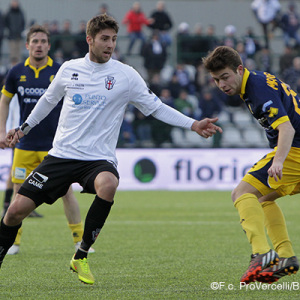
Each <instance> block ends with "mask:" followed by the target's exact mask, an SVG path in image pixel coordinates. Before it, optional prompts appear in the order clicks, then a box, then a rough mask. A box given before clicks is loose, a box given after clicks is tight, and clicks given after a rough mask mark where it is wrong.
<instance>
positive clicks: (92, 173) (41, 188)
mask: <svg viewBox="0 0 300 300" xmlns="http://www.w3.org/2000/svg"><path fill="white" fill-rule="evenodd" d="M104 171H108V172H111V173H113V174H114V175H115V176H116V177H117V178H118V179H119V173H118V171H117V169H116V168H115V167H114V165H113V164H112V163H111V162H108V161H107V160H96V161H83V160H75V159H63V158H57V157H54V156H51V155H47V156H46V157H45V159H44V160H43V161H42V162H41V164H40V165H39V166H38V167H37V168H35V169H34V170H33V171H32V172H31V173H30V175H29V176H28V177H27V178H26V180H25V182H24V183H23V184H22V186H21V188H20V190H19V191H18V193H19V194H21V195H23V196H26V197H28V198H30V199H32V200H33V201H34V203H35V204H36V206H39V205H41V204H42V203H44V202H45V203H48V204H53V203H54V202H55V201H56V200H57V199H58V198H60V197H62V196H64V195H65V194H66V193H67V191H68V189H69V187H70V185H71V184H72V183H75V182H78V183H79V184H80V185H81V186H82V187H83V191H82V192H84V193H91V194H96V191H95V187H94V181H95V178H96V176H97V175H98V174H99V173H101V172H104Z"/></svg>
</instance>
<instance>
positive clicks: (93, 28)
mask: <svg viewBox="0 0 300 300" xmlns="http://www.w3.org/2000/svg"><path fill="white" fill-rule="evenodd" d="M104 29H113V30H114V31H115V32H116V33H118V31H119V24H118V22H117V21H116V20H115V19H114V18H113V17H111V16H108V15H107V14H106V13H104V14H101V15H99V16H96V17H94V18H92V19H91V20H89V21H88V23H87V25H86V35H88V36H91V37H92V38H94V37H95V36H96V35H97V33H99V32H100V31H102V30H104Z"/></svg>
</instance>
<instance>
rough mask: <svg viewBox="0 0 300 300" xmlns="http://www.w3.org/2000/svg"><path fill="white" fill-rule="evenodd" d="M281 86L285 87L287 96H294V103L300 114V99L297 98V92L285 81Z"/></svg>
mask: <svg viewBox="0 0 300 300" xmlns="http://www.w3.org/2000/svg"><path fill="white" fill-rule="evenodd" d="M281 86H282V87H283V89H284V91H285V93H286V94H287V96H288V97H289V96H292V98H293V103H294V106H295V111H296V113H297V114H298V115H300V108H299V106H298V101H297V99H296V96H297V93H296V92H294V91H293V90H291V89H290V88H289V87H288V86H287V85H286V84H285V83H283V82H282V83H281Z"/></svg>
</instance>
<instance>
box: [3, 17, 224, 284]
mask: <svg viewBox="0 0 300 300" xmlns="http://www.w3.org/2000/svg"><path fill="white" fill-rule="evenodd" d="M118 29H119V26H118V23H117V22H116V21H115V20H114V19H113V18H112V17H110V16H107V15H106V14H104V15H100V16H96V17H94V18H92V19H91V20H90V21H89V22H88V24H87V37H86V40H87V43H88V45H89V53H88V54H87V55H86V56H85V57H84V58H79V59H75V60H71V61H68V62H65V63H64V64H63V65H62V66H61V68H60V69H59V71H58V72H57V74H56V76H55V78H54V80H53V81H52V83H51V84H50V86H49V88H48V90H47V91H46V92H45V94H44V95H43V96H42V97H41V98H40V100H39V101H38V103H37V105H36V106H35V108H34V109H33V110H32V112H31V114H30V115H29V117H28V118H27V120H26V121H25V123H23V125H21V126H20V127H19V128H17V129H11V130H10V131H9V132H8V134H7V137H6V138H7V141H6V143H7V146H9V147H13V146H14V145H15V144H16V143H17V142H18V141H19V140H20V139H21V138H22V137H23V136H24V135H26V134H27V133H28V132H29V131H30V129H31V128H32V127H34V126H36V125H38V124H39V123H40V122H41V120H43V119H44V118H45V117H46V116H47V115H48V114H49V112H50V111H51V110H52V109H53V108H54V107H55V106H56V105H57V103H58V102H59V100H60V99H61V98H62V97H64V102H63V107H62V110H61V114H60V119H59V124H58V127H57V131H56V135H55V138H54V141H53V148H52V149H51V150H50V151H49V154H48V156H46V157H45V159H44V161H43V162H42V163H41V164H40V165H39V166H38V167H37V168H36V169H35V170H34V171H33V172H32V173H31V175H30V176H28V178H27V179H26V181H25V182H24V183H23V185H22V187H21V188H20V190H19V192H18V194H17V196H16V199H15V201H14V202H13V203H12V205H11V206H10V207H9V209H8V211H7V213H6V215H5V216H4V218H3V219H2V220H1V224H0V265H1V263H2V261H3V259H4V257H5V254H6V252H7V250H8V249H9V247H10V246H11V245H12V243H13V241H14V239H15V236H16V233H17V231H18V228H19V227H20V226H21V224H22V221H23V219H24V218H25V217H26V216H27V215H28V214H29V213H30V212H31V211H32V210H34V209H35V208H36V207H38V206H39V205H41V204H42V203H44V202H45V203H47V204H52V203H54V202H55V201H56V200H57V199H58V198H59V197H61V196H62V195H64V194H65V193H66V192H67V190H68V188H69V186H70V184H71V183H73V182H78V183H79V184H80V185H81V186H82V187H83V191H84V192H87V193H91V194H96V196H95V200H94V201H93V203H92V205H91V207H90V209H89V211H88V213H87V216H86V219H85V226H84V233H83V238H82V243H81V245H80V248H79V249H78V250H77V252H76V253H75V254H74V256H73V258H72V259H71V262H70V268H71V269H72V270H73V271H74V272H76V273H78V278H79V280H81V281H83V282H84V283H87V284H93V283H94V281H95V279H94V277H93V275H92V273H91V271H90V269H89V266H88V263H87V254H88V250H89V248H90V247H91V245H92V244H93V243H94V242H95V240H96V238H97V236H98V235H99V233H100V231H101V228H102V227H103V225H104V223H105V220H106V218H107V216H108V214H109V212H110V209H111V206H112V204H113V202H114V201H113V200H114V195H115V192H116V189H117V187H118V184H119V174H118V171H117V159H116V156H115V149H116V144H117V140H118V135H119V131H120V126H121V123H122V120H123V116H124V112H125V109H126V106H127V105H128V104H129V103H131V104H133V105H134V106H135V107H137V108H138V109H139V110H140V111H141V112H142V113H143V114H145V115H147V116H148V115H152V116H154V117H155V118H157V119H159V120H161V121H163V122H165V123H168V124H170V125H174V126H180V127H182V128H188V129H191V130H193V131H195V132H197V133H198V134H199V135H200V136H202V137H204V138H208V137H211V136H212V135H214V134H215V133H216V132H217V131H219V132H222V129H221V128H220V127H218V126H216V125H215V124H214V123H215V122H216V121H217V120H218V119H217V118H214V119H208V118H206V119H204V120H201V121H197V120H194V119H191V118H189V117H187V116H185V115H183V114H181V113H179V112H178V111H176V110H174V109H173V108H171V107H169V106H167V105H165V104H163V103H162V102H161V100H160V99H159V98H158V97H157V96H156V95H155V94H153V93H152V92H151V91H150V90H149V89H148V88H147V86H146V83H145V82H144V80H143V79H142V78H141V76H140V75H139V74H138V73H137V72H136V71H135V70H134V69H133V68H131V67H130V66H128V65H125V64H122V63H121V62H119V61H116V60H113V59H111V56H112V54H113V52H114V49H115V47H116V41H117V34H118Z"/></svg>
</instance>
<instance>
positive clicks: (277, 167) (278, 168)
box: [268, 161, 283, 182]
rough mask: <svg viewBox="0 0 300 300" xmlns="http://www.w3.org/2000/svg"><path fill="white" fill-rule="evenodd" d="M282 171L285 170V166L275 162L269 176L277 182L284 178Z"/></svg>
mask: <svg viewBox="0 0 300 300" xmlns="http://www.w3.org/2000/svg"><path fill="white" fill-rule="evenodd" d="M282 169H283V164H282V163H280V162H275V161H274V162H273V163H272V165H271V167H270V168H269V170H268V174H269V176H270V177H273V178H274V180H275V181H276V182H277V181H278V180H280V179H281V178H282Z"/></svg>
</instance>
